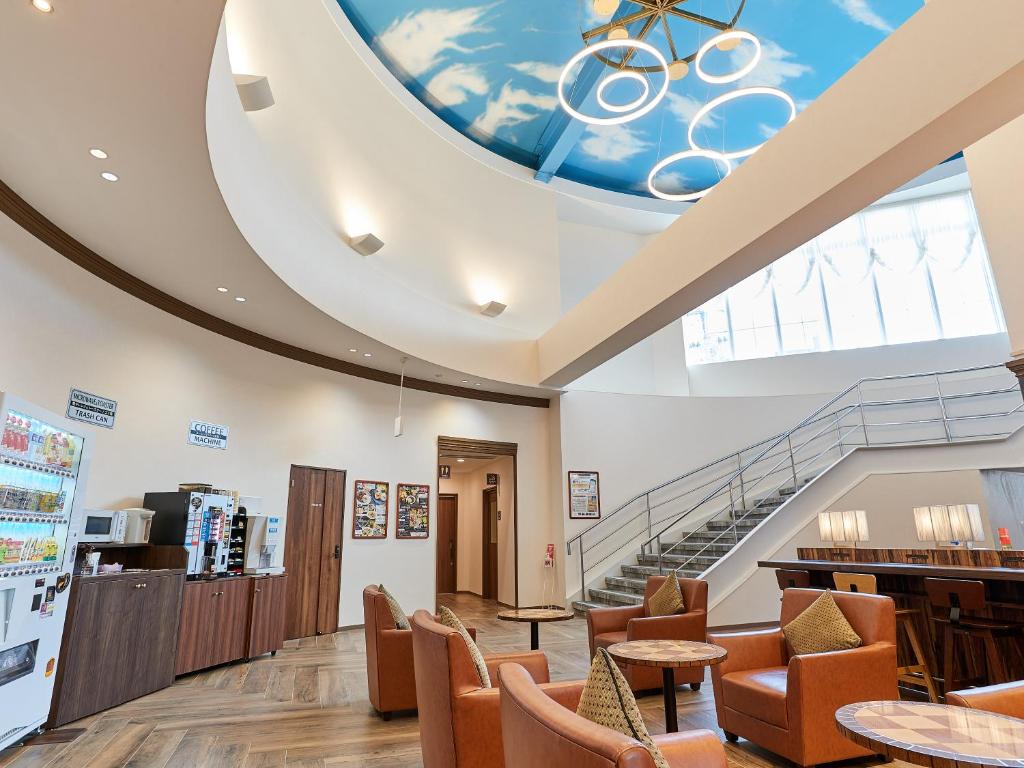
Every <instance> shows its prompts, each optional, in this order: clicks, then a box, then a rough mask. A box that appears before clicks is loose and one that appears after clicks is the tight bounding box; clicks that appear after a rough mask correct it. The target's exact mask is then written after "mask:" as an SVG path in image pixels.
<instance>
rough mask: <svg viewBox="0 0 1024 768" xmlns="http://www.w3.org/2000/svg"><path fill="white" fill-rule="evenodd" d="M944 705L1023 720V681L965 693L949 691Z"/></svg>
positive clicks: (974, 689)
mask: <svg viewBox="0 0 1024 768" xmlns="http://www.w3.org/2000/svg"><path fill="white" fill-rule="evenodd" d="M946 703H947V704H952V705H954V706H957V707H969V708H971V709H983V710H985V711H986V712H995V713H996V714H999V715H1009V716H1010V717H1016V718H1024V680H1017V681H1016V682H1013V683H1002V684H1000V685H989V686H986V687H985V688H971V689H970V690H966V691H950V692H949V693H947V694H946Z"/></svg>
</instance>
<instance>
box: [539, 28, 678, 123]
mask: <svg viewBox="0 0 1024 768" xmlns="http://www.w3.org/2000/svg"><path fill="white" fill-rule="evenodd" d="M609 48H626V49H629V50H635V51H643V52H644V53H647V54H649V55H650V56H652V57H654V60H655V61H656V62H657V64H658V66H657V68H656V69H655V70H654V71H661V73H662V74H663V75H664V82H663V83H662V84H661V87H660V88H659V89H658V91H657V93H655V94H654V96H653V97H652V98H651V99H650V100H649V101H648V102H647V103H646V104H644V105H643V106H642V107H640V108H639V109H636V110H635V111H633V112H630V113H626V114H618V115H615V116H614V117H592V116H590V115H585V114H583V113H582V112H580V111H579V110H577V109H575V108H574V107H573V106H572V105H570V104H569V100H568V99H567V98H566V97H565V81H566V80H567V79H568V78H569V73H570V72H571V71H572V70H573V69H574V68H575V67H576V65H577V64H579V63H580V62H581V61H583V60H584V59H586V58H587V57H589V56H591V55H593V54H596V53H600V52H601V51H606V50H608V49H609ZM620 74H621V73H613V74H611V75H609V76H607V77H606V78H604V79H602V81H601V82H600V83H599V84H598V92H599V93H600V92H601V91H602V90H603V89H604V81H605V80H606V79H608V78H619V76H620ZM669 80H670V78H669V72H668V62H667V61H666V60H665V57H664V56H662V55H661V51H659V50H658V49H657V48H655V47H654V46H653V45H651V44H650V43H645V42H643V41H642V40H628V39H627V40H602V41H600V42H598V43H594V44H593V45H589V46H587V47H586V48H584V49H583V50H582V51H578V52H577V53H576V54H574V55H573V57H572V58H571V59H569V61H568V63H567V64H566V65H565V67H564V68H563V69H562V74H560V75H559V76H558V101H559V103H560V104H561V105H562V109H564V110H565V111H566V112H567V113H568V114H570V115H571V116H572V117H575V118H576V119H577V120H580V121H581V122H584V123H588V124H589V125H622V124H623V123H628V122H631V121H632V120H636V119H638V118H641V117H643V116H644V115H646V114H647V113H648V112H650V111H651V110H652V109H654V108H655V107H656V106H658V104H660V103H661V100H662V99H664V98H665V94H666V93H668V84H669Z"/></svg>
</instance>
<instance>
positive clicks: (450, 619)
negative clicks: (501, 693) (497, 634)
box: [437, 605, 491, 688]
mask: <svg viewBox="0 0 1024 768" xmlns="http://www.w3.org/2000/svg"><path fill="white" fill-rule="evenodd" d="M437 615H438V616H440V617H441V623H442V624H444V625H445V626H446V627H451V628H452V629H456V630H458V632H459V634H460V635H462V639H463V640H465V641H466V646H467V647H468V648H469V655H470V656H472V657H473V663H474V664H476V671H477V672H479V673H480V687H481V688H490V687H491V676H490V674H489V673H488V672H487V664H486V662H484V655H483V654H482V653H480V649H479V648H478V647H477V644H476V641H475V640H474V639H473V637H472V635H470V634H469V630H467V629H466V626H465V625H464V624H463V623H462V622H461V621H460V620H459V617H458V616H456V615H455V614H454V613H452V612H451V610H449V609H448V608H445V607H444V606H443V605H442V606H441V607H440V608H439V609H438V611H437Z"/></svg>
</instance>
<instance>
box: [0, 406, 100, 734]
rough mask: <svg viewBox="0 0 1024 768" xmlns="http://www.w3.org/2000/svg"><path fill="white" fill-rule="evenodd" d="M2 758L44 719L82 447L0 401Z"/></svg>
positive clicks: (61, 429) (58, 421) (56, 427)
mask: <svg viewBox="0 0 1024 768" xmlns="http://www.w3.org/2000/svg"><path fill="white" fill-rule="evenodd" d="M0 419H2V424H3V435H2V437H0V749H3V748H4V747H6V746H8V745H10V744H13V743H15V742H17V741H20V740H22V739H24V738H26V737H27V736H29V735H31V734H32V732H33V731H35V730H36V729H38V728H39V727H40V726H42V724H43V723H44V722H46V719H47V717H48V715H49V711H50V699H51V698H52V696H53V683H54V675H55V673H56V671H57V659H58V658H60V643H61V637H62V635H63V631H64V616H65V613H66V611H67V605H68V587H69V586H70V585H71V573H72V571H73V570H74V565H75V545H76V538H77V535H78V528H79V518H80V517H81V507H82V500H83V497H84V495H85V493H84V488H85V478H86V474H87V471H88V465H89V450H90V447H91V446H90V444H89V442H88V441H87V440H86V439H85V437H84V436H83V435H82V434H81V433H80V432H79V431H78V429H77V428H76V427H73V426H72V425H71V422H69V421H66V420H65V419H63V418H61V417H59V416H56V415H55V414H52V413H49V412H47V411H44V410H43V409H41V408H37V407H36V406H34V405H32V404H31V403H29V402H27V401H25V400H21V399H20V398H18V397H15V396H14V395H10V394H7V393H4V392H0Z"/></svg>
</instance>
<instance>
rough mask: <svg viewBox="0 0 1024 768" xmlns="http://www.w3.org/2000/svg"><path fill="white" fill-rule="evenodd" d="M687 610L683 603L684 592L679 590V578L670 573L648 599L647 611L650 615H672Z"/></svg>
mask: <svg viewBox="0 0 1024 768" xmlns="http://www.w3.org/2000/svg"><path fill="white" fill-rule="evenodd" d="M685 610H686V605H684V604H683V593H682V592H680V591H679V579H677V578H675V576H674V575H669V577H668V578H667V579H665V583H664V584H662V585H661V586H660V587H658V591H657V592H655V593H654V594H653V595H651V597H650V598H649V599H648V600H647V613H648V615H650V616H672V615H673V614H676V613H682V612H683V611H685Z"/></svg>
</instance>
